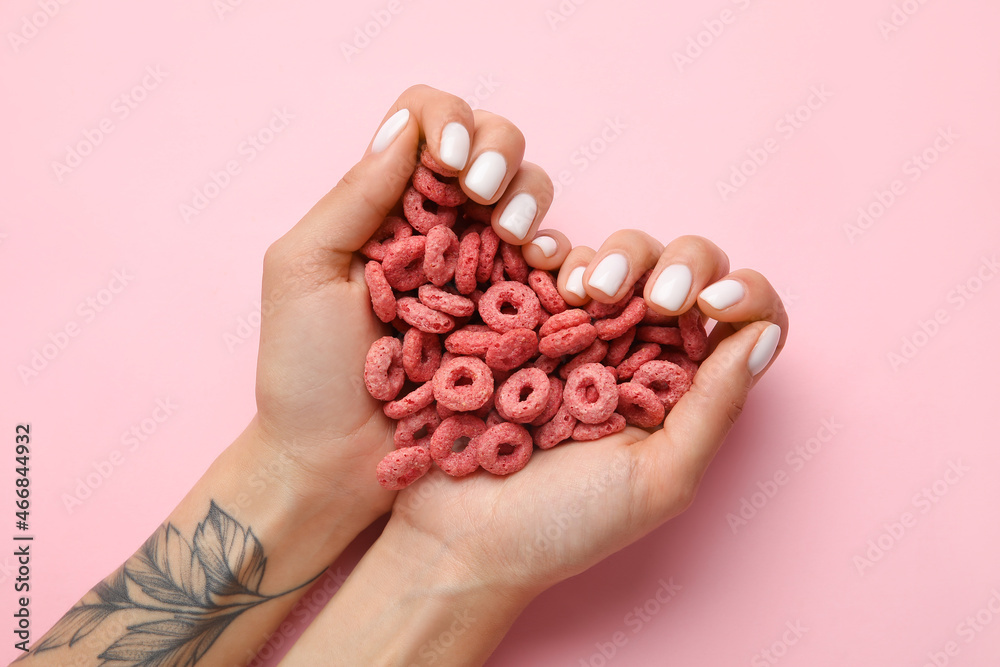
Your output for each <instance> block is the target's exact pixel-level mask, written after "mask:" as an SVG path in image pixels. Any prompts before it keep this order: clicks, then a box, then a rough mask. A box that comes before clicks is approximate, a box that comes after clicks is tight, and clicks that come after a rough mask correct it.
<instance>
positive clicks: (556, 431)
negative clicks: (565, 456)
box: [534, 403, 577, 449]
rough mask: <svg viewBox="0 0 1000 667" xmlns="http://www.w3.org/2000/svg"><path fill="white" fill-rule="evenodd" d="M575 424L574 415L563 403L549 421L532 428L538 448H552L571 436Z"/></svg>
mask: <svg viewBox="0 0 1000 667" xmlns="http://www.w3.org/2000/svg"><path fill="white" fill-rule="evenodd" d="M576 425H577V421H576V417H574V416H573V415H571V414H570V413H569V410H567V409H566V404H565V403H563V404H562V405H560V406H559V409H558V410H556V414H555V416H554V417H552V419H551V420H550V421H548V422H546V423H544V424H542V425H541V426H538V427H536V428H535V429H534V440H535V444H536V445H538V448H539V449H552V448H553V447H555V446H556V445H558V444H559V443H560V442H563V441H564V440H568V439H569V438H571V437H573V429H574V428H575V427H576Z"/></svg>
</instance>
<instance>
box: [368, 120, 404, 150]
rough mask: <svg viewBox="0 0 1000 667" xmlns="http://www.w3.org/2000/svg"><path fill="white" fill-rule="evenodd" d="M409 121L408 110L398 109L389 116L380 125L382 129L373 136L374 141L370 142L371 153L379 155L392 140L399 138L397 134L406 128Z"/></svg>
mask: <svg viewBox="0 0 1000 667" xmlns="http://www.w3.org/2000/svg"><path fill="white" fill-rule="evenodd" d="M409 120H410V110H409V109H400V110H399V111H397V112H396V113H394V114H392V115H391V116H389V118H388V120H386V121H385V122H384V123H382V127H380V128H379V130H378V132H377V133H376V134H375V141H373V142H372V153H381V152H382V151H384V150H385V149H386V148H388V147H389V144H391V143H392V140H393V139H395V138H396V137H397V136H399V133H400V132H402V131H403V128H404V127H406V123H407V122H409Z"/></svg>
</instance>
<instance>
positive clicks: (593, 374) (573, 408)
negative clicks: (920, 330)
mask: <svg viewBox="0 0 1000 667" xmlns="http://www.w3.org/2000/svg"><path fill="white" fill-rule="evenodd" d="M563 405H565V406H566V409H567V410H569V412H570V414H571V415H573V416H574V417H576V418H577V419H579V420H580V421H582V422H583V423H585V424H600V423H601V422H603V421H605V420H606V419H607V418H608V417H609V416H611V413H612V412H614V411H615V408H616V407H618V386H617V385H616V384H615V378H614V377H613V376H612V375H611V374H610V373H608V372H607V370H605V368H604V366H603V365H601V364H584V365H583V366H580V367H579V368H577V369H576V370H575V371H573V372H572V373H570V374H569V377H567V378H566V387H565V389H563Z"/></svg>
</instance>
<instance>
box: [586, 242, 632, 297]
mask: <svg viewBox="0 0 1000 667" xmlns="http://www.w3.org/2000/svg"><path fill="white" fill-rule="evenodd" d="M626 276H628V259H626V258H625V255H622V254H619V253H617V252H613V253H611V254H610V255H608V256H607V257H605V258H604V259H602V260H601V261H600V263H599V264H598V265H597V267H596V268H594V271H593V273H591V274H590V281H589V282H590V286H591V287H593V288H594V289H599V290H601V291H602V292H604V293H605V294H607V295H608V296H614V295H615V294H616V293H617V292H618V290H619V289H621V286H622V283H623V282H625V278H626Z"/></svg>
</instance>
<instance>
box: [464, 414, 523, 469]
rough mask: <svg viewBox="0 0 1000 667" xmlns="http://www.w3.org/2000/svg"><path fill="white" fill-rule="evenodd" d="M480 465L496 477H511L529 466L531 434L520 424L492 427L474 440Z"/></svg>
mask: <svg viewBox="0 0 1000 667" xmlns="http://www.w3.org/2000/svg"><path fill="white" fill-rule="evenodd" d="M473 443H474V444H473V446H474V447H475V448H476V455H477V457H478V458H479V465H481V466H482V467H483V469H485V470H487V471H489V472H491V473H493V474H494V475H509V474H511V473H513V472H517V471H518V470H520V469H521V468H523V467H524V466H526V465H527V464H528V459H530V458H531V452H532V450H533V447H532V444H533V443H532V441H531V434H529V433H528V429H526V428H524V427H523V426H521V425H520V424H512V423H510V422H503V423H500V424H497V425H495V426H491V427H490V428H488V429H486V430H485V431H484V432H483V433H482V434H480V435H479V436H478V437H477V438H476V439H475V440H473Z"/></svg>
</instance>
